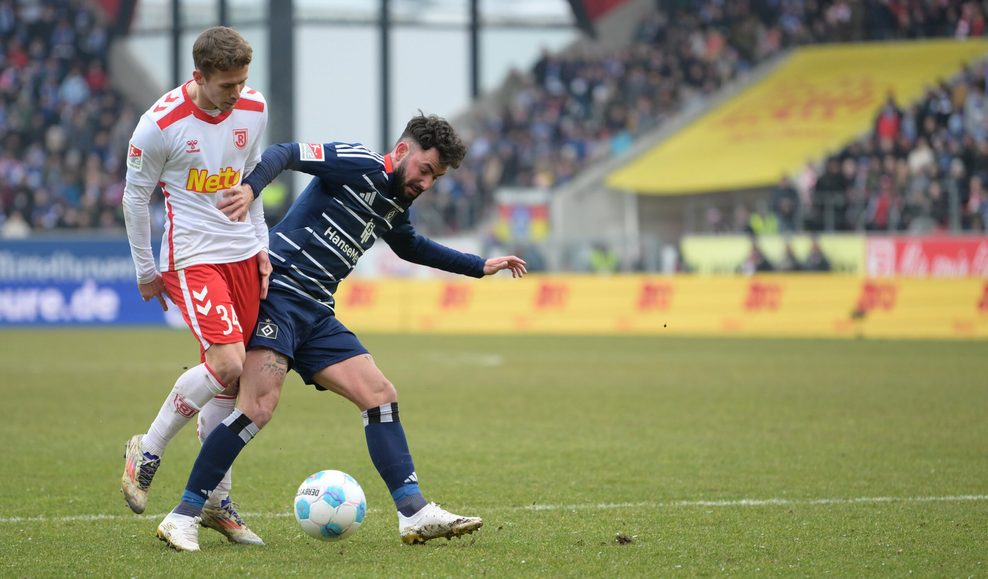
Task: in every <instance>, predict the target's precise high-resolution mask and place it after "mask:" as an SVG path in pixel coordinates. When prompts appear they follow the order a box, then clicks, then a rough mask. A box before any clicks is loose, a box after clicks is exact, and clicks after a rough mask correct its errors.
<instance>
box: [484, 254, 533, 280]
mask: <svg viewBox="0 0 988 579" xmlns="http://www.w3.org/2000/svg"><path fill="white" fill-rule="evenodd" d="M502 269H510V270H511V277H522V276H524V275H525V274H526V273H528V269H526V268H525V260H524V259H521V258H520V257H515V256H513V255H506V256H503V257H492V258H490V259H488V260H487V261H485V262H484V275H494V274H495V273H497V272H499V271H501V270H502Z"/></svg>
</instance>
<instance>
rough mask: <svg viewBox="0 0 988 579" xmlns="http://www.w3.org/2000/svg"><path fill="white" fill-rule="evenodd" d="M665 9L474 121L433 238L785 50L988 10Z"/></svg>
mask: <svg viewBox="0 0 988 579" xmlns="http://www.w3.org/2000/svg"><path fill="white" fill-rule="evenodd" d="M657 8H658V10H657V11H656V13H654V14H653V15H652V16H651V17H650V18H646V19H644V20H643V21H642V23H641V25H640V26H639V27H638V30H637V33H636V34H635V38H634V42H633V43H632V44H631V45H630V46H629V47H628V48H626V49H624V50H619V51H617V52H612V53H609V54H604V55H577V54H567V55H561V54H552V53H549V52H545V53H544V54H543V55H542V57H541V58H540V59H539V61H538V62H537V63H536V64H535V66H534V67H533V68H532V69H531V70H530V71H527V72H520V71H516V72H514V73H513V75H512V78H511V79H510V80H509V83H510V84H511V85H512V86H514V87H516V88H515V89H514V91H513V92H512V93H511V95H510V98H509V100H508V101H507V103H506V104H505V106H504V107H503V109H502V110H499V111H495V112H493V113H491V114H489V115H488V116H486V117H485V118H483V119H479V120H478V122H477V123H476V124H477V126H476V127H475V129H474V133H475V136H474V138H473V140H472V145H471V148H470V152H469V154H468V156H467V159H466V160H465V162H464V166H463V167H461V168H460V169H459V170H458V171H456V172H455V173H453V174H451V175H452V178H451V179H448V180H447V181H446V182H445V183H442V184H441V186H440V187H438V189H439V191H438V192H437V194H436V195H435V196H433V197H432V198H430V199H428V200H425V199H423V200H422V201H421V202H420V203H421V205H422V206H421V207H419V208H418V209H417V211H418V220H419V221H420V224H421V225H423V226H424V227H425V228H426V229H427V230H429V231H432V232H434V233H439V232H450V231H454V232H455V231H458V230H469V229H470V228H473V227H475V226H476V225H477V224H478V223H479V222H480V220H481V219H483V217H484V216H485V215H486V214H487V212H488V209H489V207H490V204H491V203H492V201H493V194H494V191H495V190H497V189H498V188H499V187H517V188H528V187H539V188H547V189H550V190H551V189H552V188H554V187H558V186H560V185H563V184H565V183H567V182H568V181H570V180H571V179H572V178H573V177H574V175H576V174H577V172H578V171H579V170H580V169H581V168H583V167H585V166H587V165H588V164H590V163H592V162H594V161H595V160H598V159H602V158H605V157H607V156H608V155H612V154H615V153H620V152H621V151H624V150H625V149H627V147H629V146H630V145H631V143H632V142H633V141H634V140H635V138H637V137H638V136H640V135H642V134H643V133H645V132H646V131H649V130H650V129H652V128H654V127H656V126H658V125H660V124H661V123H662V122H663V121H664V120H666V119H667V118H668V117H670V116H671V115H674V114H676V113H677V112H679V111H680V110H682V107H683V105H684V104H685V103H688V102H690V101H691V100H692V99H694V98H695V97H696V96H703V95H708V94H710V93H712V92H714V91H716V90H718V89H719V88H721V87H722V86H723V85H724V84H725V83H726V82H729V81H731V80H733V79H734V78H736V77H737V76H738V75H739V74H743V73H744V72H745V71H747V70H749V69H750V68H752V67H753V66H755V65H757V64H758V63H760V62H762V61H764V60H765V59H767V58H770V57H772V56H773V55H775V54H777V53H779V52H780V51H781V50H783V49H786V48H789V47H792V46H796V45H801V44H811V43H823V42H847V41H857V40H881V39H913V38H930V37H951V36H955V37H958V38H967V37H972V36H981V35H983V34H984V33H985V13H986V12H985V6H984V5H983V4H982V3H979V2H960V1H930V0H830V1H827V0H819V1H813V0H738V1H730V2H728V1H726V0H702V1H696V2H693V1H690V2H687V1H678V0H658V2H657ZM904 145H906V143H905V142H900V143H899V146H900V147H901V146H904ZM899 153H900V154H901V153H903V151H901V150H900V151H899ZM906 154H908V153H906ZM783 203H784V202H783ZM794 210H795V209H794ZM800 211H801V210H800ZM769 217H772V216H771V215H770V216H769ZM742 222H743V223H744V225H745V226H747V225H748V222H747V220H745V219H743V220H742ZM849 223H850V222H847V221H842V222H839V223H837V224H835V226H837V227H840V226H847V225H848V224H849ZM899 223H900V224H901V223H902V222H901V221H900V222H899Z"/></svg>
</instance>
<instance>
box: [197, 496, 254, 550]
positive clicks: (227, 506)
mask: <svg viewBox="0 0 988 579" xmlns="http://www.w3.org/2000/svg"><path fill="white" fill-rule="evenodd" d="M200 524H201V525H202V526H203V527H206V528H207V529H213V530H214V531H219V532H220V533H223V536H225V537H226V539H227V541H230V542H231V543H239V544H241V545H263V544H264V541H262V540H261V538H260V537H258V536H257V533H255V532H254V531H251V530H250V529H249V528H247V523H245V522H244V520H243V519H241V518H240V514H239V513H237V510H236V508H234V505H233V501H231V500H230V499H228V498H227V499H223V502H221V503H219V504H211V503H208V502H207V503H206V505H205V506H204V507H203V508H202V521H201V522H200Z"/></svg>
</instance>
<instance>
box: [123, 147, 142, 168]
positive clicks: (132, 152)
mask: <svg viewBox="0 0 988 579" xmlns="http://www.w3.org/2000/svg"><path fill="white" fill-rule="evenodd" d="M127 166H128V167H130V168H131V169H133V170H135V171H140V170H141V167H143V166H144V151H142V150H140V149H138V148H137V147H135V146H134V143H131V144H130V147H128V148H127Z"/></svg>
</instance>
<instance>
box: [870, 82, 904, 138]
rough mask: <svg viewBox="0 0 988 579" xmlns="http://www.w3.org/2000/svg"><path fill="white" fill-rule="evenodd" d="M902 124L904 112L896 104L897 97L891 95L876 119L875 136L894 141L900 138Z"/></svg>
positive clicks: (886, 99)
mask: <svg viewBox="0 0 988 579" xmlns="http://www.w3.org/2000/svg"><path fill="white" fill-rule="evenodd" d="M901 124H902V111H901V110H899V107H898V105H896V104H895V95H893V94H892V93H889V94H888V96H887V97H886V98H885V104H884V105H882V108H881V109H880V110H879V111H878V116H877V118H876V119H875V136H876V137H878V138H879V139H888V140H890V141H894V140H896V139H898V138H899V130H900V127H901Z"/></svg>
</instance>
